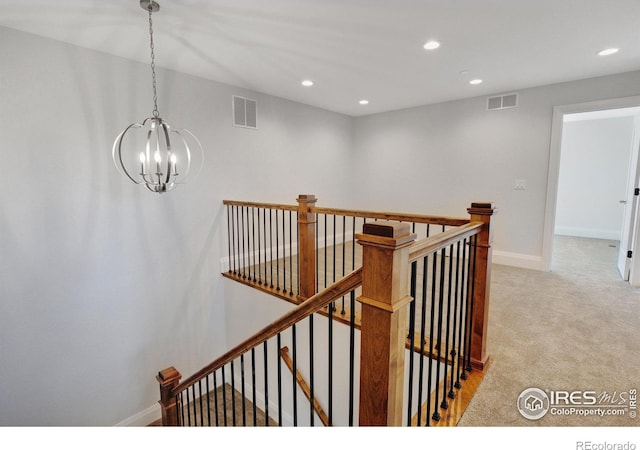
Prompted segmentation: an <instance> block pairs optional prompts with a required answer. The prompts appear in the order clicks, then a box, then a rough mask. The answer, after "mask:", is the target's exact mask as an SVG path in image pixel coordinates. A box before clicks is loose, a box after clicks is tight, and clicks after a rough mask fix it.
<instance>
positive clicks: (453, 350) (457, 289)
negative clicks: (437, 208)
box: [449, 241, 460, 399]
mask: <svg viewBox="0 0 640 450" xmlns="http://www.w3.org/2000/svg"><path fill="white" fill-rule="evenodd" d="M459 282H460V241H458V242H457V243H456V278H455V288H454V290H453V292H454V298H453V331H452V333H451V336H452V338H453V340H452V342H451V353H450V355H451V385H450V387H449V398H451V399H453V398H456V391H454V390H453V388H454V386H455V384H454V383H455V375H456V373H457V368H456V362H457V358H456V355H457V352H456V333H457V332H458V301H459V300H460V283H459Z"/></svg>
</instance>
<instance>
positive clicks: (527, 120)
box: [352, 72, 640, 269]
mask: <svg viewBox="0 0 640 450" xmlns="http://www.w3.org/2000/svg"><path fill="white" fill-rule="evenodd" d="M639 80H640V72H630V73H625V74H619V75H612V76H607V77H601V78H593V79H588V80H581V81H574V82H570V83H561V84H555V85H550V86H542V87H536V88H530V89H523V90H521V91H519V99H518V107H517V108H512V109H504V110H493V111H487V110H486V97H476V98H469V99H465V100H460V101H453V102H447V103H440V104H436V105H428V106H423V107H418V108H412V109H406V110H400V111H394V112H389V113H383V114H376V115H371V116H366V117H360V118H357V119H356V121H355V155H354V157H355V160H354V165H353V166H354V176H353V182H354V188H353V189H352V191H353V192H354V196H353V198H352V201H353V202H354V204H357V205H358V206H359V207H362V208H370V207H373V205H377V207H378V208H381V209H385V210H390V211H414V212H422V213H435V214H448V215H454V216H459V217H464V216H465V215H466V208H467V207H468V206H469V204H470V203H471V202H472V201H491V202H494V203H495V204H496V206H497V207H498V209H499V212H498V215H497V216H496V217H495V219H496V222H495V224H496V225H495V237H494V249H495V251H494V262H496V263H507V264H514V265H519V266H522V267H530V268H538V269H539V268H541V267H542V241H543V229H544V215H545V206H546V192H547V172H548V166H549V154H550V153H549V149H550V134H551V123H552V113H553V106H555V105H567V104H574V103H580V102H587V101H592V100H599V99H607V98H616V97H626V96H633V95H638V93H640V82H639ZM521 179H523V180H526V189H525V190H514V184H515V180H521Z"/></svg>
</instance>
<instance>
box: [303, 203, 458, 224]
mask: <svg viewBox="0 0 640 450" xmlns="http://www.w3.org/2000/svg"><path fill="white" fill-rule="evenodd" d="M311 212H314V213H316V214H333V215H337V216H348V217H366V218H371V219H379V220H390V221H397V222H416V223H429V224H432V225H448V226H454V227H458V226H460V225H464V224H467V223H469V219H460V218H457V217H443V216H428V215H424V214H408V213H398V212H375V211H361V210H351V209H336V208H320V207H314V208H311Z"/></svg>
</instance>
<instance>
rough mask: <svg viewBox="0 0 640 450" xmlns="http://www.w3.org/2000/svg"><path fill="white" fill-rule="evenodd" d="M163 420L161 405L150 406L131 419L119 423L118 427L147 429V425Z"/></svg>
mask: <svg viewBox="0 0 640 450" xmlns="http://www.w3.org/2000/svg"><path fill="white" fill-rule="evenodd" d="M160 418H162V412H161V411H160V405H157V404H156V405H153V406H149V407H148V408H147V409H145V410H144V411H140V412H139V413H137V414H134V415H133V416H131V417H128V418H126V419H124V420H123V421H122V422H119V423H117V424H116V425H115V426H116V427H146V426H147V425H149V424H151V423H153V422H155V421H156V420H158V419H160Z"/></svg>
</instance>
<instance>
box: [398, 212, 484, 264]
mask: <svg viewBox="0 0 640 450" xmlns="http://www.w3.org/2000/svg"><path fill="white" fill-rule="evenodd" d="M482 225H483V224H482V222H471V223H467V224H466V225H462V226H460V227H458V228H453V229H451V230H447V231H444V232H442V233H440V234H436V235H435V236H430V237H428V238H424V239H420V240H419V241H416V242H414V243H413V244H412V245H411V247H409V262H410V263H411V262H413V261H416V260H417V259H419V258H421V257H423V256H426V255H429V254H431V253H433V252H436V251H438V250H440V249H443V248H445V247H448V246H450V245H451V244H455V243H456V242H458V241H461V240H462V239H466V238H468V237H470V236H473V235H474V234H478V233H479V232H480V229H481V228H482Z"/></svg>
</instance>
